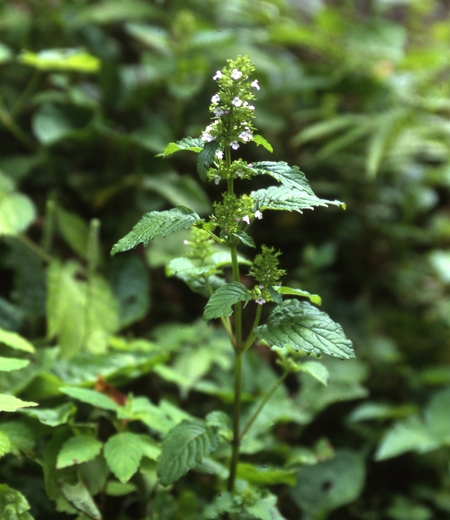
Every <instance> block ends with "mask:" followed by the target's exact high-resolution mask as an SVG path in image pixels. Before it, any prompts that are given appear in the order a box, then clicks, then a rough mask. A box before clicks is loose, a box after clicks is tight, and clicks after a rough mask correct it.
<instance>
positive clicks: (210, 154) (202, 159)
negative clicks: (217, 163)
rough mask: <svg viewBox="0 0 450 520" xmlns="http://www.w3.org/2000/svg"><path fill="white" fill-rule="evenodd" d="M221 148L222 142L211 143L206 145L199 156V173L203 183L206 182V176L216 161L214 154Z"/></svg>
mask: <svg viewBox="0 0 450 520" xmlns="http://www.w3.org/2000/svg"><path fill="white" fill-rule="evenodd" d="M219 148H220V141H217V140H215V141H211V142H210V143H206V144H205V147H204V148H203V150H202V151H201V152H200V153H199V155H198V159H197V172H198V174H199V175H200V179H201V180H202V181H203V182H205V181H206V174H207V173H208V170H209V168H210V166H211V164H212V162H213V160H214V154H215V153H216V150H218V149H219Z"/></svg>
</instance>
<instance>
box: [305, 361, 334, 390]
mask: <svg viewBox="0 0 450 520" xmlns="http://www.w3.org/2000/svg"><path fill="white" fill-rule="evenodd" d="M301 368H302V372H306V373H307V374H309V375H311V376H312V377H314V378H315V379H317V381H320V382H321V383H322V384H324V385H325V386H326V385H327V384H328V376H329V375H330V373H329V372H328V369H327V367H326V366H324V365H322V363H319V362H318V361H306V362H305V363H302V364H301Z"/></svg>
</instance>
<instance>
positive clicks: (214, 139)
mask: <svg viewBox="0 0 450 520" xmlns="http://www.w3.org/2000/svg"><path fill="white" fill-rule="evenodd" d="M253 72H254V67H253V66H252V65H251V63H250V60H249V58H248V56H238V57H237V59H236V60H235V61H233V60H231V59H230V60H228V66H226V67H225V68H224V69H222V70H221V71H220V70H218V71H217V72H216V74H215V75H214V77H213V80H214V81H216V83H217V87H218V88H217V93H216V94H214V96H213V97H212V99H211V105H210V108H209V110H210V112H211V116H212V121H211V124H210V125H208V126H207V127H206V129H205V130H204V132H203V134H202V136H201V137H199V138H191V137H187V138H184V139H182V140H181V141H178V142H176V143H170V144H169V145H168V146H167V147H166V149H165V150H164V152H163V153H162V154H160V155H161V156H162V157H167V156H169V155H171V154H172V153H174V152H179V151H191V152H195V153H198V161H197V171H198V174H199V176H200V179H201V181H203V182H214V183H215V184H216V185H218V186H219V187H220V188H223V193H222V198H221V199H220V200H218V201H216V202H214V204H213V213H212V214H211V215H210V217H209V218H207V219H203V218H200V216H199V215H198V214H197V213H196V212H195V211H193V210H191V209H190V208H188V207H186V206H181V205H179V206H177V207H175V208H173V209H170V210H167V211H152V212H149V213H146V214H145V215H144V216H143V217H142V219H141V220H140V221H139V222H138V223H137V224H136V225H135V226H134V228H133V229H132V231H131V232H129V233H128V234H127V235H126V236H125V237H124V238H122V239H121V240H120V241H119V242H118V243H117V244H115V245H114V247H113V249H112V252H111V254H112V255H115V254H116V253H120V252H124V251H128V250H130V249H132V248H134V247H136V246H137V245H138V244H140V243H143V244H144V246H147V245H148V244H149V242H150V241H151V240H153V239H154V238H155V237H157V236H159V235H161V236H163V237H166V236H168V235H169V234H171V233H175V232H177V231H180V230H184V229H191V235H190V237H189V238H188V239H187V240H185V241H184V243H185V248H186V249H185V251H186V253H185V255H184V256H183V257H180V258H174V259H173V260H172V261H171V262H170V263H169V265H168V266H167V274H168V275H169V276H176V277H178V278H179V279H181V280H183V281H184V282H185V283H186V284H187V285H188V286H189V288H190V289H191V290H192V291H193V292H194V293H197V294H200V295H202V296H204V297H206V298H207V303H206V306H205V308H204V313H203V319H204V320H205V321H207V322H208V324H209V327H210V328H211V329H212V330H215V328H216V320H218V321H217V324H218V325H220V326H221V327H222V328H223V330H224V331H225V333H226V335H227V336H228V339H229V344H230V348H231V349H232V351H233V354H234V395H233V405H232V417H231V421H230V419H229V418H228V416H227V415H226V414H225V413H224V411H223V410H213V411H211V412H210V413H209V414H207V416H206V417H205V418H204V419H202V418H187V419H184V420H182V421H181V422H178V424H176V425H175V426H174V427H172V428H171V429H169V430H168V431H167V433H166V435H165V437H164V439H163V442H162V445H161V454H160V455H159V458H158V460H157V466H156V472H157V478H158V483H159V484H160V485H162V486H171V485H173V484H174V483H176V482H177V481H178V480H179V479H180V478H181V477H183V476H184V475H185V474H186V473H187V472H188V471H189V470H195V469H196V468H197V469H199V468H202V465H203V468H202V471H205V467H206V466H208V464H206V462H207V461H209V464H210V466H211V464H212V462H211V459H210V457H209V456H210V455H211V454H213V453H214V452H216V453H217V454H220V456H218V460H220V461H222V460H226V459H228V469H227V470H225V471H222V472H221V471H211V472H212V473H214V472H215V473H216V474H217V475H219V479H218V482H216V483H215V484H214V486H213V488H214V489H215V490H217V491H218V495H217V496H216V497H215V498H214V497H213V496H211V500H210V503H209V504H206V505H205V507H204V509H203V512H202V515H203V518H216V517H221V515H222V514H224V515H226V516H227V517H229V518H236V519H237V518H242V519H244V518H261V519H263V520H266V519H267V520H270V519H275V518H283V517H282V516H281V514H280V513H279V511H278V509H277V507H276V501H277V499H276V497H275V495H272V494H271V493H269V492H268V491H267V490H263V491H261V490H259V491H258V490H256V489H254V488H253V487H252V486H251V485H250V484H249V482H248V481H246V480H245V479H242V478H237V468H238V463H239V457H240V447H241V446H242V444H243V443H244V442H245V440H246V435H247V434H248V432H249V430H251V428H252V426H253V424H254V423H255V421H256V420H257V419H258V417H259V416H260V414H261V413H262V412H263V410H264V407H265V405H266V404H267V403H268V402H269V400H270V399H271V397H272V396H273V395H274V393H275V392H276V391H277V389H278V388H279V387H280V386H281V385H282V383H283V381H284V380H285V379H286V377H287V376H288V375H289V374H290V373H292V372H299V371H305V372H308V373H309V374H311V375H312V376H313V377H315V378H316V379H318V380H319V381H322V382H326V379H327V369H326V368H325V366H324V365H322V364H321V363H320V362H318V361H314V362H311V361H307V362H304V359H303V356H304V355H305V354H307V355H311V354H312V355H313V356H314V357H317V358H320V357H321V356H322V354H326V355H329V356H334V357H336V358H340V359H349V358H352V357H354V351H353V347H352V343H351V341H350V340H349V339H348V338H347V337H346V336H345V334H344V332H343V330H342V327H341V326H340V325H339V324H338V323H336V322H334V321H333V320H332V319H331V318H330V317H329V316H328V315H327V314H326V313H324V312H322V311H320V310H319V309H318V307H317V306H318V305H320V304H321V299H320V297H319V296H318V295H314V294H310V293H308V292H306V291H304V290H302V289H301V288H293V287H287V286H285V285H283V283H282V279H283V277H284V276H285V275H286V271H285V270H284V269H282V268H280V258H279V257H280V255H281V252H280V251H276V250H275V248H273V247H271V246H270V244H262V245H260V246H258V247H257V246H256V244H255V241H254V239H253V238H252V235H251V232H250V231H251V228H252V227H253V226H256V225H263V220H264V214H265V212H267V211H269V210H275V211H282V210H284V211H295V212H299V213H302V211H303V210H304V209H314V208H315V207H320V206H323V207H326V206H328V205H330V204H331V205H337V206H340V207H342V208H344V209H345V205H344V203H342V202H339V201H337V200H334V201H330V200H325V199H321V198H319V197H317V196H316V195H315V194H314V192H313V191H312V189H311V187H310V185H309V183H308V181H307V179H306V177H305V175H304V174H303V172H301V171H300V169H299V168H298V167H297V166H290V165H288V164H287V163H285V162H273V161H264V162H255V163H253V164H252V163H248V162H246V161H245V160H244V159H243V158H240V157H237V155H238V153H239V152H238V151H239V150H241V148H242V147H243V146H244V145H248V144H252V143H255V144H256V145H258V146H259V145H261V146H263V147H264V148H265V149H266V150H267V151H269V152H272V147H271V145H270V144H269V143H268V142H267V141H266V140H265V139H264V138H263V137H262V136H260V135H257V134H256V133H255V131H256V129H255V127H254V125H253V120H254V117H255V115H254V114H255V106H254V105H253V102H254V99H255V95H254V93H255V92H256V91H258V90H260V85H259V83H258V80H257V79H254V78H253V76H252V74H253ZM260 176H268V177H270V178H272V179H274V180H275V181H277V182H278V184H275V185H271V186H269V187H267V188H260V189H256V190H254V191H250V192H248V191H247V192H245V191H244V190H245V189H246V188H247V186H248V185H249V184H250V183H251V182H252V181H253V180H254V178H255V177H260ZM241 247H242V248H243V249H244V250H245V252H247V251H250V250H251V249H257V254H256V255H255V256H254V258H253V260H249V259H248V254H247V253H246V254H241V253H238V248H241ZM284 297H287V299H284ZM266 310H267V312H266ZM263 316H264V319H263ZM214 333H215V332H214ZM255 343H259V344H265V345H267V348H271V350H272V352H273V355H274V356H276V360H277V363H278V364H279V365H280V367H281V369H280V377H279V379H278V380H277V381H276V382H275V384H273V385H272V386H271V387H268V388H267V393H266V395H265V396H264V397H263V398H262V400H261V402H260V403H259V405H258V406H257V407H256V408H255V410H254V411H253V413H252V414H251V415H250V416H249V417H247V418H246V421H245V422H241V416H242V413H241V405H242V402H243V358H244V356H245V355H246V353H247V352H248V351H249V349H250V348H251V347H252V346H253V345H255ZM211 348H214V345H212V347H211ZM125 416H126V414H125V415H124V417H125ZM122 431H126V426H125V427H124V430H122ZM205 465H206V466H205ZM216 469H217V468H216ZM225 488H226V490H225Z"/></svg>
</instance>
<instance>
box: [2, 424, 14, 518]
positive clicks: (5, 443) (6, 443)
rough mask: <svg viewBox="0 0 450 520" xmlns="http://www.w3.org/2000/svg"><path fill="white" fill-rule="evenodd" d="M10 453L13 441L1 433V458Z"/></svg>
mask: <svg viewBox="0 0 450 520" xmlns="http://www.w3.org/2000/svg"><path fill="white" fill-rule="evenodd" d="M10 451H11V441H10V440H9V437H8V436H7V435H5V434H4V433H3V432H2V431H0V457H3V455H6V454H7V453H10ZM0 518H1V517H0Z"/></svg>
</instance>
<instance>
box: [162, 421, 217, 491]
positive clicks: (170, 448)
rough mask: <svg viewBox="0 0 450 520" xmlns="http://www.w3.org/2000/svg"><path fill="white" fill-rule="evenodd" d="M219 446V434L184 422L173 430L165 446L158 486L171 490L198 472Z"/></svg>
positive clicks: (199, 422)
mask: <svg viewBox="0 0 450 520" xmlns="http://www.w3.org/2000/svg"><path fill="white" fill-rule="evenodd" d="M218 444H219V434H218V433H217V432H215V431H214V430H213V429H211V428H209V427H208V426H206V425H205V424H204V423H203V422H201V421H197V420H196V421H186V420H185V421H183V422H182V423H180V424H178V425H177V426H175V428H172V429H171V430H170V431H169V433H168V434H167V436H166V438H165V439H164V441H163V444H162V452H161V456H160V457H159V459H158V463H157V465H156V473H157V475H158V480H159V483H160V484H161V485H163V486H170V484H173V483H174V482H176V481H177V480H178V479H179V478H181V477H182V476H183V475H185V474H186V473H187V472H188V471H189V470H190V469H193V468H195V466H196V465H197V464H199V463H200V462H201V461H202V459H203V457H206V456H207V455H209V454H210V453H211V452H212V451H214V450H215V449H216V448H217V446H218Z"/></svg>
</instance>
